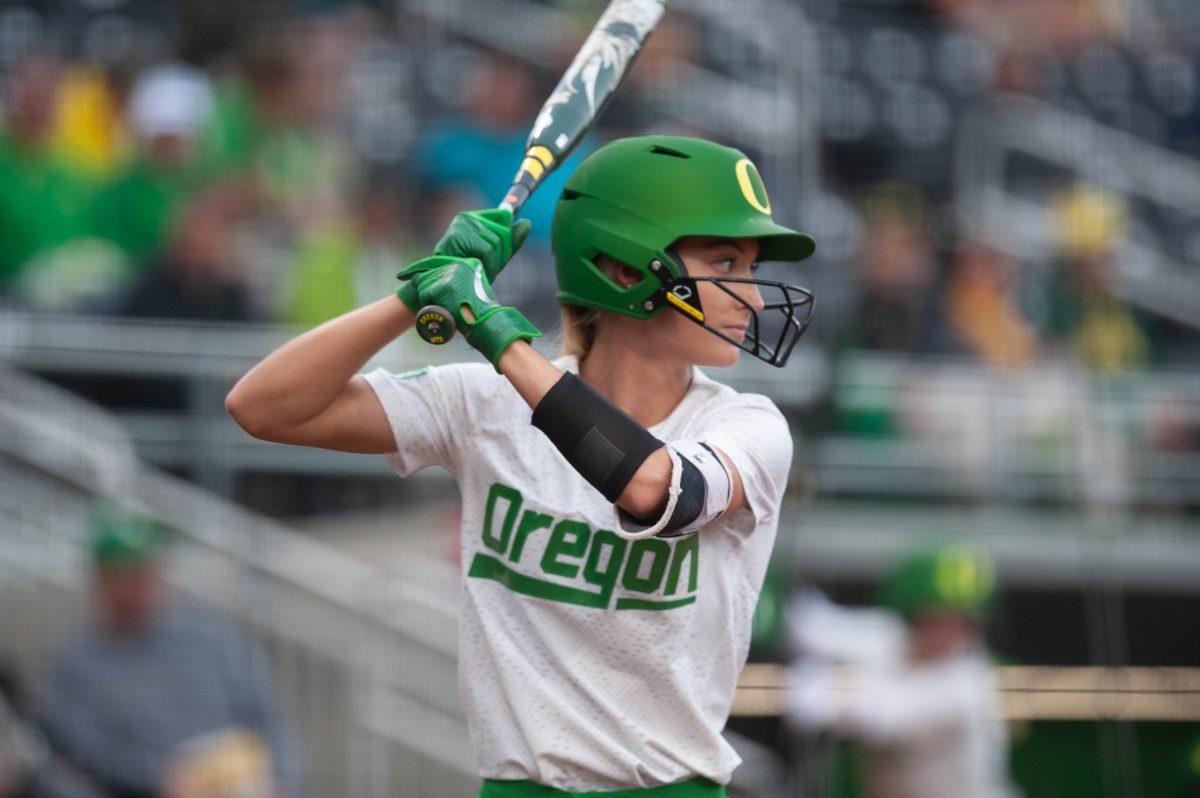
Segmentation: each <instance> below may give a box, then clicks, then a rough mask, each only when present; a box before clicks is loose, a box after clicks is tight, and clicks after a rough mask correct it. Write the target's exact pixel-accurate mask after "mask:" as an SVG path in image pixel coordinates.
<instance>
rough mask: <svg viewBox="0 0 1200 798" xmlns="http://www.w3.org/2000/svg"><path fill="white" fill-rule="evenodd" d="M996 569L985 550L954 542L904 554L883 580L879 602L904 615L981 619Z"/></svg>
mask: <svg viewBox="0 0 1200 798" xmlns="http://www.w3.org/2000/svg"><path fill="white" fill-rule="evenodd" d="M995 592H996V572H995V568H994V566H993V565H992V559H991V557H989V556H988V554H987V552H985V551H983V550H982V549H979V548H977V547H975V546H972V545H969V544H964V543H955V544H949V545H942V546H937V547H933V548H929V549H924V550H922V551H919V552H917V553H915V554H913V555H911V556H909V557H907V558H906V559H905V560H904V561H903V562H902V563H901V564H900V565H899V567H897V568H896V570H895V571H893V572H892V574H891V575H890V576H889V577H888V579H887V580H886V581H885V582H884V584H883V586H882V588H881V590H880V599H881V603H882V604H884V605H885V606H888V607H891V608H892V609H894V610H895V611H896V612H898V613H900V614H901V615H903V616H904V617H905V618H908V619H910V620H911V619H912V618H915V617H917V616H918V615H922V614H924V613H928V612H953V613H959V614H962V615H970V616H972V617H976V618H980V617H983V616H985V615H987V614H988V613H989V612H990V611H991V609H992V605H993V603H994V600H995Z"/></svg>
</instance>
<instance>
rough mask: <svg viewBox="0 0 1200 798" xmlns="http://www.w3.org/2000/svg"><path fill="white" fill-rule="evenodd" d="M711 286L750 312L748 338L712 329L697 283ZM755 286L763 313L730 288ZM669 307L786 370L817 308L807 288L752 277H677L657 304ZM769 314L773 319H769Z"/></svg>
mask: <svg viewBox="0 0 1200 798" xmlns="http://www.w3.org/2000/svg"><path fill="white" fill-rule="evenodd" d="M702 282H703V283H711V284H712V285H714V286H716V287H717V288H718V289H719V290H721V291H723V292H724V293H725V294H726V295H728V296H730V297H732V298H733V300H734V301H736V302H737V303H738V304H739V305H741V306H742V307H744V308H746V310H748V311H749V312H750V324H749V326H748V327H747V328H746V337H745V338H744V339H743V340H742V341H740V342H739V341H737V340H735V339H733V338H731V337H729V336H728V335H726V334H725V333H724V332H722V331H721V330H719V329H717V328H716V327H713V326H712V325H710V324H709V323H708V321H707V316H705V315H704V309H703V308H702V307H701V306H700V292H699V291H698V290H697V287H696V284H697V283H702ZM739 283H740V284H748V283H752V284H754V285H756V286H758V290H759V292H760V293H761V294H762V297H763V307H762V309H761V310H758V309H756V308H754V306H752V305H751V304H750V303H749V302H747V301H746V300H745V299H744V298H743V297H742V296H740V295H739V294H738V292H737V291H735V290H733V289H732V288H729V287H728V286H729V285H731V284H739ZM667 292H670V293H672V294H674V295H675V299H678V300H680V302H681V303H682V304H684V305H687V306H690V308H691V309H694V310H695V311H697V313H696V314H693V313H692V312H690V310H689V308H687V307H681V306H680V304H679V303H676V302H672V301H670V300H668V299H667V297H666V294H667ZM660 303H661V304H666V305H668V306H670V307H672V308H674V309H675V310H676V311H678V312H679V313H681V314H682V315H683V316H685V317H686V318H688V319H690V320H691V321H693V322H695V323H696V324H699V325H700V326H701V327H703V328H704V329H706V330H708V331H709V332H710V333H712V334H713V335H716V336H717V337H719V338H722V339H724V340H726V341H728V342H729V343H731V344H733V345H734V346H736V347H737V348H738V349H740V350H742V351H743V352H746V353H748V354H751V355H754V356H755V357H756V358H758V359H759V360H761V361H763V362H764V363H770V364H771V365H772V366H775V367H777V368H782V367H783V366H784V364H785V363H787V360H788V357H789V356H790V355H791V354H792V350H793V349H794V348H795V347H796V342H797V341H799V340H800V336H801V335H803V334H804V331H805V330H807V329H808V325H809V323H810V322H811V321H812V314H813V308H814V307H815V305H816V298H815V297H814V296H813V295H812V292H811V291H809V290H808V289H807V288H801V287H800V286H798V285H789V284H787V283H782V282H779V281H777V280H757V279H754V278H749V277H689V276H684V277H676V278H673V279H669V280H668V281H667V282H665V283H664V284H663V287H662V290H661V292H660V295H659V296H658V297H656V298H655V304H660ZM768 314H769V315H768Z"/></svg>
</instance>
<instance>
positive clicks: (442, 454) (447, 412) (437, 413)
mask: <svg viewBox="0 0 1200 798" xmlns="http://www.w3.org/2000/svg"><path fill="white" fill-rule="evenodd" d="M363 376H364V378H365V379H366V381H367V384H368V385H370V386H371V389H372V390H374V391H375V396H376V398H377V399H379V404H380V405H382V406H383V412H384V413H385V414H386V415H387V420H388V426H389V427H391V429H392V437H393V438H394V439H395V441H396V451H395V452H392V453H391V454H389V455H388V456H387V460H388V465H390V466H391V467H392V470H393V471H395V472H396V473H397V474H399V475H400V476H402V477H407V476H410V475H412V474H414V473H416V472H417V471H420V470H421V469H422V468H425V467H427V466H431V465H440V466H443V467H444V468H446V469H448V470H449V471H451V472H456V471H457V468H456V457H455V453H456V452H457V451H458V446H457V443H456V440H455V430H456V429H457V427H458V426H459V425H458V424H456V423H455V419H457V418H461V417H462V415H463V412H464V410H465V405H466V398H465V397H466V385H465V382H464V381H465V376H464V374H463V370H462V369H461V368H458V367H457V366H455V365H449V366H431V367H429V368H423V369H417V370H416V371H408V372H405V373H403V374H393V373H391V372H389V371H387V370H385V369H382V368H380V369H376V370H375V371H372V372H370V373H369V374H365V375H363Z"/></svg>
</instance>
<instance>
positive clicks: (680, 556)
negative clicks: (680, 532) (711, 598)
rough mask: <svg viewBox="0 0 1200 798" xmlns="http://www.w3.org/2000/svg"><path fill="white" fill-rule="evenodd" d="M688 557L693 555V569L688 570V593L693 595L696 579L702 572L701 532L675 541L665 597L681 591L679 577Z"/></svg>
mask: <svg viewBox="0 0 1200 798" xmlns="http://www.w3.org/2000/svg"><path fill="white" fill-rule="evenodd" d="M688 555H691V559H690V562H691V567H690V569H689V570H688V588H687V592H688V593H692V592H694V591H695V590H696V577H697V576H698V571H699V570H700V565H699V564H700V533H699V532H693V533H692V534H690V535H688V536H687V537H683V538H680V539H678V540H676V541H675V546H674V551H673V552H672V554H671V570H670V571H668V572H667V589H666V590H664V591H663V595H665V596H673V595H675V591H676V590H678V589H679V576H680V574H681V573H682V571H683V561H684V560H685V559H688Z"/></svg>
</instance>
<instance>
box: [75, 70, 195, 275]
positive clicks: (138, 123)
mask: <svg viewBox="0 0 1200 798" xmlns="http://www.w3.org/2000/svg"><path fill="white" fill-rule="evenodd" d="M212 106H213V95H212V89H211V88H210V87H209V81H208V78H207V77H206V76H205V75H204V73H202V72H199V71H197V70H195V69H192V68H190V67H186V66H182V65H167V66H161V67H157V68H155V69H152V70H150V71H149V72H147V73H145V74H144V75H142V76H141V78H139V79H138V81H137V83H136V84H135V85H134V88H133V92H132V94H131V96H130V98H129V104H128V116H129V124H130V126H131V128H132V130H133V134H134V137H135V141H136V147H137V149H136V154H135V157H134V160H133V162H132V163H131V164H130V165H129V166H128V168H127V169H126V170H125V171H124V172H123V173H122V174H121V175H120V176H118V177H117V179H116V180H114V181H113V182H112V183H111V184H110V185H109V186H107V187H106V188H104V189H103V190H102V191H101V192H100V194H99V196H98V197H97V198H96V201H95V203H94V211H93V217H94V225H95V233H96V235H98V236H100V237H102V238H105V239H107V240H109V241H112V242H113V243H115V244H116V245H117V246H118V247H120V248H121V250H122V251H123V252H124V253H125V255H126V256H127V257H128V258H129V260H130V262H131V263H132V264H133V265H134V266H135V267H137V268H138V269H139V270H140V269H141V268H144V267H145V266H147V265H149V263H150V261H152V260H153V259H155V258H158V257H159V256H161V254H162V249H163V245H164V244H165V242H166V237H167V233H168V231H169V229H170V228H171V225H172V223H173V221H174V219H175V216H176V215H177V214H178V212H179V210H180V208H181V207H182V206H183V205H184V203H185V202H186V200H187V198H188V196H189V194H191V193H192V192H194V191H195V190H196V188H197V186H198V183H199V181H200V174H199V164H198V160H199V159H198V152H197V138H198V135H199V133H200V132H201V130H202V129H203V126H204V125H205V124H206V123H207V120H208V118H209V116H210V114H211V113H212Z"/></svg>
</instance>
